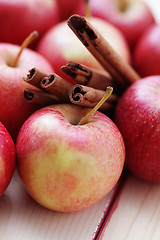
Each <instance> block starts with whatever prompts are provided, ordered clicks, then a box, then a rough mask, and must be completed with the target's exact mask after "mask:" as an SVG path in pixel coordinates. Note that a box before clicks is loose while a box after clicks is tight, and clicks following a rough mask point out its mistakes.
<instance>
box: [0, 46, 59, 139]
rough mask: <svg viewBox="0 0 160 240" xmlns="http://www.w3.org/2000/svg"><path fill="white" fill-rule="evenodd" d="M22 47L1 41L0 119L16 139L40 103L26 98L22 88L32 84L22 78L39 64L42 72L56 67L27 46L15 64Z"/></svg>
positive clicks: (50, 71)
mask: <svg viewBox="0 0 160 240" xmlns="http://www.w3.org/2000/svg"><path fill="white" fill-rule="evenodd" d="M19 50H20V47H19V46H17V45H14V44H9V43H0V86H1V91H0V99H1V105H0V121H1V122H2V123H3V124H4V125H5V127H6V128H7V130H8V131H9V133H10V134H11V136H12V138H13V139H14V140H15V139H16V136H17V133H18V131H19V128H20V126H21V125H22V124H23V122H24V121H25V120H26V118H27V117H28V116H29V115H30V114H31V113H33V112H34V111H35V110H36V109H37V107H36V106H33V105H31V104H30V103H28V102H26V101H25V100H24V96H23V90H24V89H25V88H27V87H29V88H32V87H31V86H30V85H29V84H27V83H26V82H25V81H23V77H24V76H26V75H27V74H28V71H29V70H30V69H31V68H33V67H36V68H38V69H40V70H41V71H42V72H46V73H48V74H49V73H53V71H54V70H53V68H52V67H51V65H50V64H49V63H48V62H47V60H46V59H44V58H43V57H42V56H41V55H40V54H38V53H36V52H35V51H33V50H30V49H27V48H26V49H24V50H23V52H22V54H21V56H20V59H19V61H18V63H17V66H16V67H12V64H13V62H14V60H15V58H16V56H17V54H18V52H19Z"/></svg>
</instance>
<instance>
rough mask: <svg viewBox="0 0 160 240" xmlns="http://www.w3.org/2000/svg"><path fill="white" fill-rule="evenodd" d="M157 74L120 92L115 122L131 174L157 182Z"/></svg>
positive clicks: (159, 111) (159, 124)
mask: <svg viewBox="0 0 160 240" xmlns="http://www.w3.org/2000/svg"><path fill="white" fill-rule="evenodd" d="M159 99H160V76H159V75H158V76H149V77H145V78H143V79H141V80H139V81H138V82H136V83H134V84H132V85H131V86H130V87H129V88H128V89H127V90H126V91H125V93H124V94H123V95H122V97H121V99H120V100H119V102H118V104H117V107H116V111H115V123H116V125H117V126H118V128H119V130H120V132H121V133H122V136H123V138H124V142H125V147H126V160H125V164H126V166H127V167H128V169H129V170H130V171H131V172H133V173H134V174H135V175H137V176H139V177H140V178H142V179H145V180H147V181H150V182H157V183H159V182H160V161H159V156H160V147H159V144H160V134H159V132H160V118H159V114H160V107H159Z"/></svg>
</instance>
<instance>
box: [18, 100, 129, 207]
mask: <svg viewBox="0 0 160 240" xmlns="http://www.w3.org/2000/svg"><path fill="white" fill-rule="evenodd" d="M89 111H90V109H88V108H84V107H82V108H81V107H79V106H76V105H72V104H59V105H52V106H48V107H45V108H42V109H40V110H38V111H36V112H35V113H33V114H32V115H31V116H30V117H29V118H28V119H27V120H26V121H25V123H24V124H23V126H22V128H21V130H20V132H19V134H18V138H17V144H16V150H17V159H18V163H17V164H18V171H19V174H20V177H21V179H22V181H23V183H24V185H25V187H26V189H27V191H28V192H29V194H30V195H31V196H32V197H33V198H34V199H35V200H36V201H37V202H38V203H39V204H41V205H42V206H44V207H46V208H49V209H52V210H56V211H61V212H73V211H78V210H80V209H83V208H86V207H89V206H91V205H93V204H94V203H96V202H97V201H99V200H100V199H102V198H103V197H104V196H105V195H106V194H107V193H108V192H109V191H110V190H111V189H112V188H113V187H114V185H115V184H116V183H117V181H118V179H119V177H120V175H121V173H122V169H123V165H124V158H125V149H124V142H123V138H122V136H121V134H120V132H119V130H118V128H117V127H116V125H115V124H114V123H113V122H112V121H111V120H110V119H109V118H108V117H107V116H106V115H104V114H102V113H101V112H98V111H97V112H96V113H95V114H94V115H92V116H91V117H90V118H89V119H88V121H87V122H86V124H84V125H77V124H78V122H79V121H80V120H81V118H82V117H83V116H85V115H86V114H87V113H88V112H89Z"/></svg>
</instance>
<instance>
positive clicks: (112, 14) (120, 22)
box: [75, 0, 155, 48]
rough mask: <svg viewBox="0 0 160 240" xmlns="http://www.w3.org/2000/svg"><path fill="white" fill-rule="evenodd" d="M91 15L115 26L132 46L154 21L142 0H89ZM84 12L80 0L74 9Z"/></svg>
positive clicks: (77, 11) (80, 12) (82, 13)
mask: <svg viewBox="0 0 160 240" xmlns="http://www.w3.org/2000/svg"><path fill="white" fill-rule="evenodd" d="M89 7H90V9H91V13H92V16H95V17H99V18H102V19H104V20H106V21H108V22H110V23H111V24H113V25H114V26H116V27H117V28H118V29H119V30H120V31H121V32H122V33H123V34H124V36H125V37H126V39H127V41H128V43H129V46H131V48H133V46H134V45H135V43H136V41H137V39H138V38H139V37H140V35H141V34H142V33H143V32H144V30H146V29H147V28H148V27H149V26H151V25H153V24H154V23H155V19H154V16H153V13H152V12H151V10H150V8H149V6H148V5H147V4H146V3H145V2H144V1H143V0H98V1H97V0H90V1H89ZM75 12H76V13H79V14H81V15H84V14H85V10H84V3H83V1H81V2H80V3H79V6H78V7H77V9H76V10H75Z"/></svg>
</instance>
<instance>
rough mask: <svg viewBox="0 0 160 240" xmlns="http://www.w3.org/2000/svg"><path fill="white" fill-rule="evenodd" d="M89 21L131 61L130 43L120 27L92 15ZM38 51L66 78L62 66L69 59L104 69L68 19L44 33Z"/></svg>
mask: <svg viewBox="0 0 160 240" xmlns="http://www.w3.org/2000/svg"><path fill="white" fill-rule="evenodd" d="M89 22H90V23H91V24H92V25H93V26H94V27H95V28H96V29H97V30H98V31H99V32H100V33H101V34H102V35H103V37H104V38H105V39H106V40H107V41H108V42H109V43H110V44H111V45H112V47H113V48H114V49H115V50H116V51H117V52H118V53H119V55H120V56H121V57H122V58H123V59H124V60H126V61H127V62H130V51H129V47H128V44H127V42H126V40H125V39H124V37H123V35H122V33H121V32H120V31H119V30H118V29H116V28H115V27H114V26H112V25H111V24H109V23H107V22H105V21H104V20H102V19H99V18H93V17H92V18H91V19H90V21H89ZM37 51H38V52H39V53H40V54H42V55H43V56H44V57H45V58H46V59H47V60H48V61H49V62H50V63H51V65H52V66H53V68H54V69H55V72H56V73H57V74H58V75H60V76H62V77H64V78H66V74H64V73H62V72H61V66H62V65H65V64H66V63H68V62H69V61H74V62H78V63H81V64H84V65H86V66H89V67H92V68H95V69H101V70H102V66H101V65H100V64H99V63H98V62H97V60H96V59H95V58H94V57H93V56H92V55H91V54H90V52H89V51H88V50H87V49H86V48H85V47H84V46H83V44H82V43H81V42H80V40H79V39H78V38H77V37H76V36H75V35H74V33H73V32H72V31H71V29H70V28H69V27H68V26H67V22H66V21H63V22H61V23H59V24H57V25H55V26H54V27H53V28H51V29H50V30H49V31H48V32H47V33H46V34H45V35H44V37H43V38H42V39H41V41H40V43H39V45H38V48H37Z"/></svg>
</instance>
